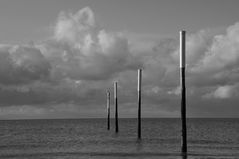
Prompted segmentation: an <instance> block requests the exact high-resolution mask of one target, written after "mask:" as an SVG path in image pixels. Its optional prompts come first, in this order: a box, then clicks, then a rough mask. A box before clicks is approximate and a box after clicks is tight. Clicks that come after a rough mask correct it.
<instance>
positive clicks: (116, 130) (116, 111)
mask: <svg viewBox="0 0 239 159" xmlns="http://www.w3.org/2000/svg"><path fill="white" fill-rule="evenodd" d="M114 98H115V132H116V133H118V132H119V125H118V98H117V82H114Z"/></svg>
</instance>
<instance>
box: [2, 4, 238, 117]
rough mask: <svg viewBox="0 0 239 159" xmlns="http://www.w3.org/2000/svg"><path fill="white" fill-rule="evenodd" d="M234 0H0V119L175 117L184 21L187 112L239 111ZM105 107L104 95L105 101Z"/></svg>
mask: <svg viewBox="0 0 239 159" xmlns="http://www.w3.org/2000/svg"><path fill="white" fill-rule="evenodd" d="M238 6H239V1H237V0H227V1H222V0H221V1H220V0H207V1H206V0H204V1H198V0H180V1H179V0H147V1H146V0H67V1H66V0H64V1H63V0H41V1H40V0H39V1H33V0H1V1H0V119H23V118H87V117H105V113H106V112H105V111H106V90H110V91H111V93H112V96H113V82H114V81H118V82H119V89H118V91H119V94H118V98H119V99H118V100H119V116H120V117H132V118H133V117H136V116H137V114H136V113H137V92H136V90H137V69H139V68H143V83H142V84H143V85H142V116H143V117H179V116H180V89H179V87H178V86H179V56H178V54H179V52H178V51H179V31H180V30H182V29H183V30H186V31H187V38H186V39H187V42H186V54H187V55H186V59H187V60H186V61H187V62H186V63H187V68H186V76H187V77H186V82H187V114H188V117H239V98H238V97H239V82H238V81H239V18H238V15H239V10H238ZM111 105H112V109H111V110H112V112H113V111H114V107H113V106H114V103H113V99H112V101H111Z"/></svg>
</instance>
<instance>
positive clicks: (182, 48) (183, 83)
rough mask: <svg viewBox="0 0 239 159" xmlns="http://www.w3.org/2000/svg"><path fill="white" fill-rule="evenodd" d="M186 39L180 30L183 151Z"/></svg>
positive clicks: (184, 143)
mask: <svg viewBox="0 0 239 159" xmlns="http://www.w3.org/2000/svg"><path fill="white" fill-rule="evenodd" d="M185 40H186V31H180V86H181V121H182V138H181V144H182V153H183V154H186V153H187V125H186V85H185V51H186V46H185V43H186V42H185Z"/></svg>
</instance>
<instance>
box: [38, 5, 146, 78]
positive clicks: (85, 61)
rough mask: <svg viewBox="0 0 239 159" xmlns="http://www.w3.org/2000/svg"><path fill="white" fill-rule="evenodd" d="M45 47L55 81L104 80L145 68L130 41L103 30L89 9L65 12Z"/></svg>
mask: <svg viewBox="0 0 239 159" xmlns="http://www.w3.org/2000/svg"><path fill="white" fill-rule="evenodd" d="M42 47H43V50H44V51H43V52H44V55H45V56H46V57H47V59H49V60H50V62H51V64H52V76H53V78H54V77H55V78H64V77H68V78H72V79H77V80H82V79H83V80H105V79H108V78H110V77H111V76H112V75H114V74H117V73H119V72H121V71H124V70H135V69H137V68H139V67H141V66H142V64H141V63H140V61H137V60H136V58H134V56H133V55H132V54H131V53H130V51H129V44H128V40H127V38H126V37H124V35H123V34H121V33H113V32H107V31H105V30H104V29H102V28H101V27H100V26H99V25H98V24H96V21H95V16H94V13H93V11H92V10H91V9H90V8H88V7H86V8H83V9H81V10H80V11H79V12H77V13H76V14H66V13H63V12H62V13H61V14H60V15H59V18H58V21H57V23H56V26H55V28H54V37H53V39H52V40H50V41H48V42H46V43H45V44H43V46H42Z"/></svg>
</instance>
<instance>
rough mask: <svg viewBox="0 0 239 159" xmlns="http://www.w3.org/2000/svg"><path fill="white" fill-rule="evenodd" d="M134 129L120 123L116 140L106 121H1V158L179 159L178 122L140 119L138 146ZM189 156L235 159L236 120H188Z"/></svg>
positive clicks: (238, 145)
mask: <svg viewBox="0 0 239 159" xmlns="http://www.w3.org/2000/svg"><path fill="white" fill-rule="evenodd" d="M111 124H112V126H113V124H114V121H113V120H112V122H111ZM136 124H137V120H136V119H120V121H119V134H117V135H116V134H115V133H114V127H112V128H111V131H107V130H106V122H105V120H104V119H76V120H71V119H69V120H15V121H0V158H1V159H5V158H6V159H91V158H92V159H111V158H112V159H118V158H119V159H121V158H122V159H131V158H132V159H158V158H162V159H164V158H166V159H168V158H179V159H182V158H183V157H182V156H180V141H181V140H180V120H179V119H143V121H142V138H143V139H142V141H137V140H136V135H137V134H136V130H137V129H136ZM188 151H189V153H188V156H187V158H189V159H191V158H192V159H195V158H210V159H214V158H219V159H222V158H230V159H232V158H233V159H235V158H238V159H239V119H189V120H188Z"/></svg>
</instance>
